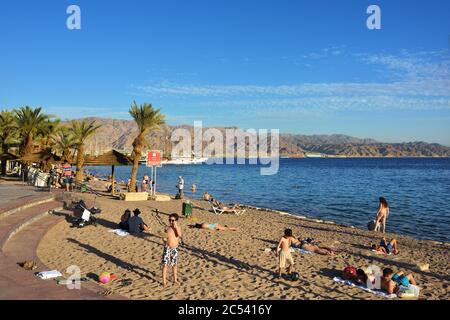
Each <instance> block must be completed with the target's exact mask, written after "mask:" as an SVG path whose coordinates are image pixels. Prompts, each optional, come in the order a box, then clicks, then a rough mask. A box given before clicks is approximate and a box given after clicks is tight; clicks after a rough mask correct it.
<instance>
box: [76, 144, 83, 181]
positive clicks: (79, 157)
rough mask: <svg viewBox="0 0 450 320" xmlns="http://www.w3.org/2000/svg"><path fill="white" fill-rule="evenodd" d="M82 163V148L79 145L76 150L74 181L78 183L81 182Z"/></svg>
mask: <svg viewBox="0 0 450 320" xmlns="http://www.w3.org/2000/svg"><path fill="white" fill-rule="evenodd" d="M83 163H84V146H83V145H79V146H78V149H77V173H76V175H75V181H76V182H78V183H80V182H82V181H83Z"/></svg>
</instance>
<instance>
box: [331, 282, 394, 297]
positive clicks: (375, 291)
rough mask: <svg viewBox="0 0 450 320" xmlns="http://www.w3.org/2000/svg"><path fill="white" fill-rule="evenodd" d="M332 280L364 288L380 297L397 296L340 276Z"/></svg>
mask: <svg viewBox="0 0 450 320" xmlns="http://www.w3.org/2000/svg"><path fill="white" fill-rule="evenodd" d="M333 281H335V282H338V283H343V284H346V285H349V286H352V287H356V288H359V289H361V290H364V291H367V292H370V293H373V294H376V295H378V296H381V297H383V298H386V299H395V298H397V295H396V294H395V293H392V294H387V293H385V292H383V291H381V290H375V289H369V288H367V287H365V286H362V285H357V284H354V283H353V282H351V281H350V280H344V279H342V278H340V277H334V278H333Z"/></svg>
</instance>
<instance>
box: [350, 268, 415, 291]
mask: <svg viewBox="0 0 450 320" xmlns="http://www.w3.org/2000/svg"><path fill="white" fill-rule="evenodd" d="M375 277H376V276H375V275H373V274H370V275H368V274H367V273H366V271H364V270H363V269H356V268H355V267H353V266H347V267H345V269H344V271H343V272H342V278H343V279H345V280H350V281H352V282H353V283H355V284H357V285H364V286H365V285H367V284H368V283H369V282H370V283H372V284H375V282H376V281H375V280H376V279H375ZM411 284H412V285H416V284H417V283H416V280H415V279H414V276H413V275H412V274H411V273H410V274H405V273H403V272H394V271H393V270H392V269H391V268H384V269H383V274H382V275H381V279H380V287H381V290H383V291H385V292H387V293H388V294H392V293H397V292H398V291H399V290H400V288H401V287H406V288H407V287H409V286H410V285H411Z"/></svg>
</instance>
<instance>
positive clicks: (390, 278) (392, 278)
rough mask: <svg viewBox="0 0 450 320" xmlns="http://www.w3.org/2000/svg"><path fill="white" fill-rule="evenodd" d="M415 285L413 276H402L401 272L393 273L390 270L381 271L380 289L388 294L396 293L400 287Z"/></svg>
mask: <svg viewBox="0 0 450 320" xmlns="http://www.w3.org/2000/svg"><path fill="white" fill-rule="evenodd" d="M411 284H412V285H416V284H417V283H416V280H415V279H414V276H413V275H412V274H411V273H410V274H404V273H403V272H397V273H394V271H393V270H392V269H391V268H385V269H383V276H382V277H381V289H382V290H384V291H386V292H387V293H389V294H392V293H397V291H398V290H399V289H400V286H403V287H409V285H411Z"/></svg>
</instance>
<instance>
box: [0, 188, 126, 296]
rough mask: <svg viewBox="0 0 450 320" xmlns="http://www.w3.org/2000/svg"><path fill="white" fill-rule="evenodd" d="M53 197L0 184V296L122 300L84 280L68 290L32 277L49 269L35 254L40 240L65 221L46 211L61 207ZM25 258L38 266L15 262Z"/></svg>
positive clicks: (48, 281) (60, 203) (29, 189)
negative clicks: (104, 293) (26, 265)
mask: <svg viewBox="0 0 450 320" xmlns="http://www.w3.org/2000/svg"><path fill="white" fill-rule="evenodd" d="M53 196H54V195H51V194H49V193H48V192H36V191H34V188H32V187H29V186H23V185H22V186H21V185H20V184H16V185H11V184H10V183H8V185H7V186H6V185H5V184H1V185H0V199H2V201H1V202H0V299H4V300H17V299H32V300H48V299H51V300H78V299H84V300H102V299H107V298H108V299H123V297H121V296H116V295H112V296H108V297H107V298H106V297H104V296H103V295H100V294H99V293H98V292H99V291H103V290H104V289H103V288H101V287H100V286H97V285H95V284H93V283H84V282H83V283H82V289H81V290H69V289H68V288H67V287H66V286H61V285H57V284H56V281H54V280H52V279H50V280H42V279H39V278H37V277H36V276H35V272H39V271H44V270H49V269H48V268H47V267H46V266H45V265H44V264H43V263H42V262H41V261H40V260H39V258H38V257H37V255H36V250H37V247H38V245H39V242H40V240H41V239H42V237H43V236H44V235H45V234H46V232H47V231H48V230H49V229H50V228H51V227H53V226H54V225H55V224H57V223H59V222H60V221H62V220H64V217H61V216H54V215H49V214H48V211H49V210H53V209H57V208H61V207H62V206H63V203H62V202H60V201H56V200H54V197H53ZM5 199H7V200H5ZM24 260H34V261H36V262H37V265H38V268H37V269H36V270H33V271H27V270H25V269H23V268H21V267H20V266H18V265H17V263H18V262H21V261H24ZM63 271H64V270H62V271H61V272H62V273H63Z"/></svg>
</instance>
